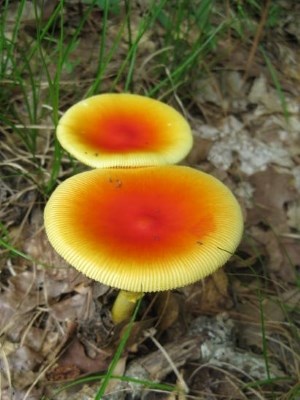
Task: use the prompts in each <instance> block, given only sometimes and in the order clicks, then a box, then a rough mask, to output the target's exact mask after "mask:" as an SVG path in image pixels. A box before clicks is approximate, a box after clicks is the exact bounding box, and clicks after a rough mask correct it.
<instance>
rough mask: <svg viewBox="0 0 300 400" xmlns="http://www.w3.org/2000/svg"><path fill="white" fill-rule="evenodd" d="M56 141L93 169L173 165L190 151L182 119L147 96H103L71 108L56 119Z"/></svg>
mask: <svg viewBox="0 0 300 400" xmlns="http://www.w3.org/2000/svg"><path fill="white" fill-rule="evenodd" d="M57 138H58V140H59V142H60V143H61V145H62V146H63V148H64V149H66V150H67V151H68V152H69V153H70V154H72V155H73V156H74V157H75V158H77V159H78V160H80V161H81V162H83V163H84V164H87V165H88V166H90V167H94V168H106V167H107V168H110V167H141V166H154V165H165V164H173V163H177V162H178V161H180V160H182V159H183V158H184V157H185V156H186V155H187V154H188V152H189V151H190V149H191V147H192V144H193V139H192V134H191V129H190V126H189V124H188V123H187V121H186V120H185V118H184V117H183V116H182V115H181V114H180V113H179V112H178V111H176V110H175V109H174V108H173V107H170V106H168V105H167V104H165V103H162V102H160V101H158V100H153V99H151V98H148V97H145V96H140V95H134V94H126V93H121V94H117V93H108V94H101V95H97V96H93V97H90V98H88V99H86V100H82V101H80V102H79V103H77V104H75V105H74V106H72V107H71V108H70V109H69V110H68V111H67V112H66V113H65V114H64V115H63V117H62V118H61V119H60V121H59V124H58V127H57Z"/></svg>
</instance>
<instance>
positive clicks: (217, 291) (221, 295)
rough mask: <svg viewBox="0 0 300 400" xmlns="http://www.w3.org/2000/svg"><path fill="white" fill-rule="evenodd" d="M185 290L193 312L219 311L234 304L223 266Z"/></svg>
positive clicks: (187, 302) (187, 301)
mask: <svg viewBox="0 0 300 400" xmlns="http://www.w3.org/2000/svg"><path fill="white" fill-rule="evenodd" d="M183 291H184V293H185V295H186V296H187V299H186V307H187V309H188V310H189V311H190V312H193V313H200V314H201V313H217V312H219V311H224V309H225V310H226V309H228V308H230V307H231V306H232V302H231V299H230V297H229V294H228V278H227V275H226V273H225V271H224V269H222V268H221V269H219V270H218V271H216V272H215V273H214V274H213V275H211V276H209V277H208V278H207V279H205V280H204V281H201V282H198V283H196V284H194V285H192V286H188V287H186V288H184V289H183Z"/></svg>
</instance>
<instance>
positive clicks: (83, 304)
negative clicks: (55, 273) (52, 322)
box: [50, 293, 95, 322]
mask: <svg viewBox="0 0 300 400" xmlns="http://www.w3.org/2000/svg"><path fill="white" fill-rule="evenodd" d="M50 312H51V314H52V315H53V317H54V318H55V319H57V321H61V322H63V321H65V320H86V319H91V318H92V317H93V315H94V313H95V304H94V302H93V300H92V298H91V293H83V294H81V293H78V294H75V295H73V296H71V297H69V298H68V299H65V300H62V301H60V302H58V303H56V304H53V305H51V306H50Z"/></svg>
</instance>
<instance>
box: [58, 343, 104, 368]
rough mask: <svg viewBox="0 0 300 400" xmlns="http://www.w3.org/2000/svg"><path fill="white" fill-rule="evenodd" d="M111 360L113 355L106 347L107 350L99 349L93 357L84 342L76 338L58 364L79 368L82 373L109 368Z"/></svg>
mask: <svg viewBox="0 0 300 400" xmlns="http://www.w3.org/2000/svg"><path fill="white" fill-rule="evenodd" d="M110 360H111V355H110V354H109V351H108V350H107V349H105V352H103V351H102V350H101V349H99V353H98V354H97V356H96V357H95V358H93V359H92V358H90V357H88V356H87V355H86V353H85V350H84V346H83V345H82V343H81V342H80V341H79V340H78V339H77V338H75V339H74V340H73V341H72V342H71V343H70V345H69V346H68V348H67V349H66V351H65V352H64V354H63V355H62V356H61V358H60V359H59V361H58V366H59V367H68V368H78V369H79V370H80V372H81V373H92V372H99V371H105V370H106V369H107V368H108V365H109V363H110Z"/></svg>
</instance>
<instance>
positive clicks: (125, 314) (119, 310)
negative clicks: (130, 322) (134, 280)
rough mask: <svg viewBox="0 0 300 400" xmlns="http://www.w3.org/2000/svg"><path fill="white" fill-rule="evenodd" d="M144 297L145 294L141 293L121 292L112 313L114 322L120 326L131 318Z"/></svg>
mask: <svg viewBox="0 0 300 400" xmlns="http://www.w3.org/2000/svg"><path fill="white" fill-rule="evenodd" d="M143 296H144V293H141V292H127V291H126V290H120V292H119V294H118V296H117V298H116V300H115V303H114V305H113V308H112V311H111V314H112V319H113V322H114V323H115V324H119V323H120V322H122V321H125V320H126V319H128V318H130V316H131V314H132V312H133V310H134V307H135V305H136V302H137V301H138V300H139V299H140V298H141V297H143Z"/></svg>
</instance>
